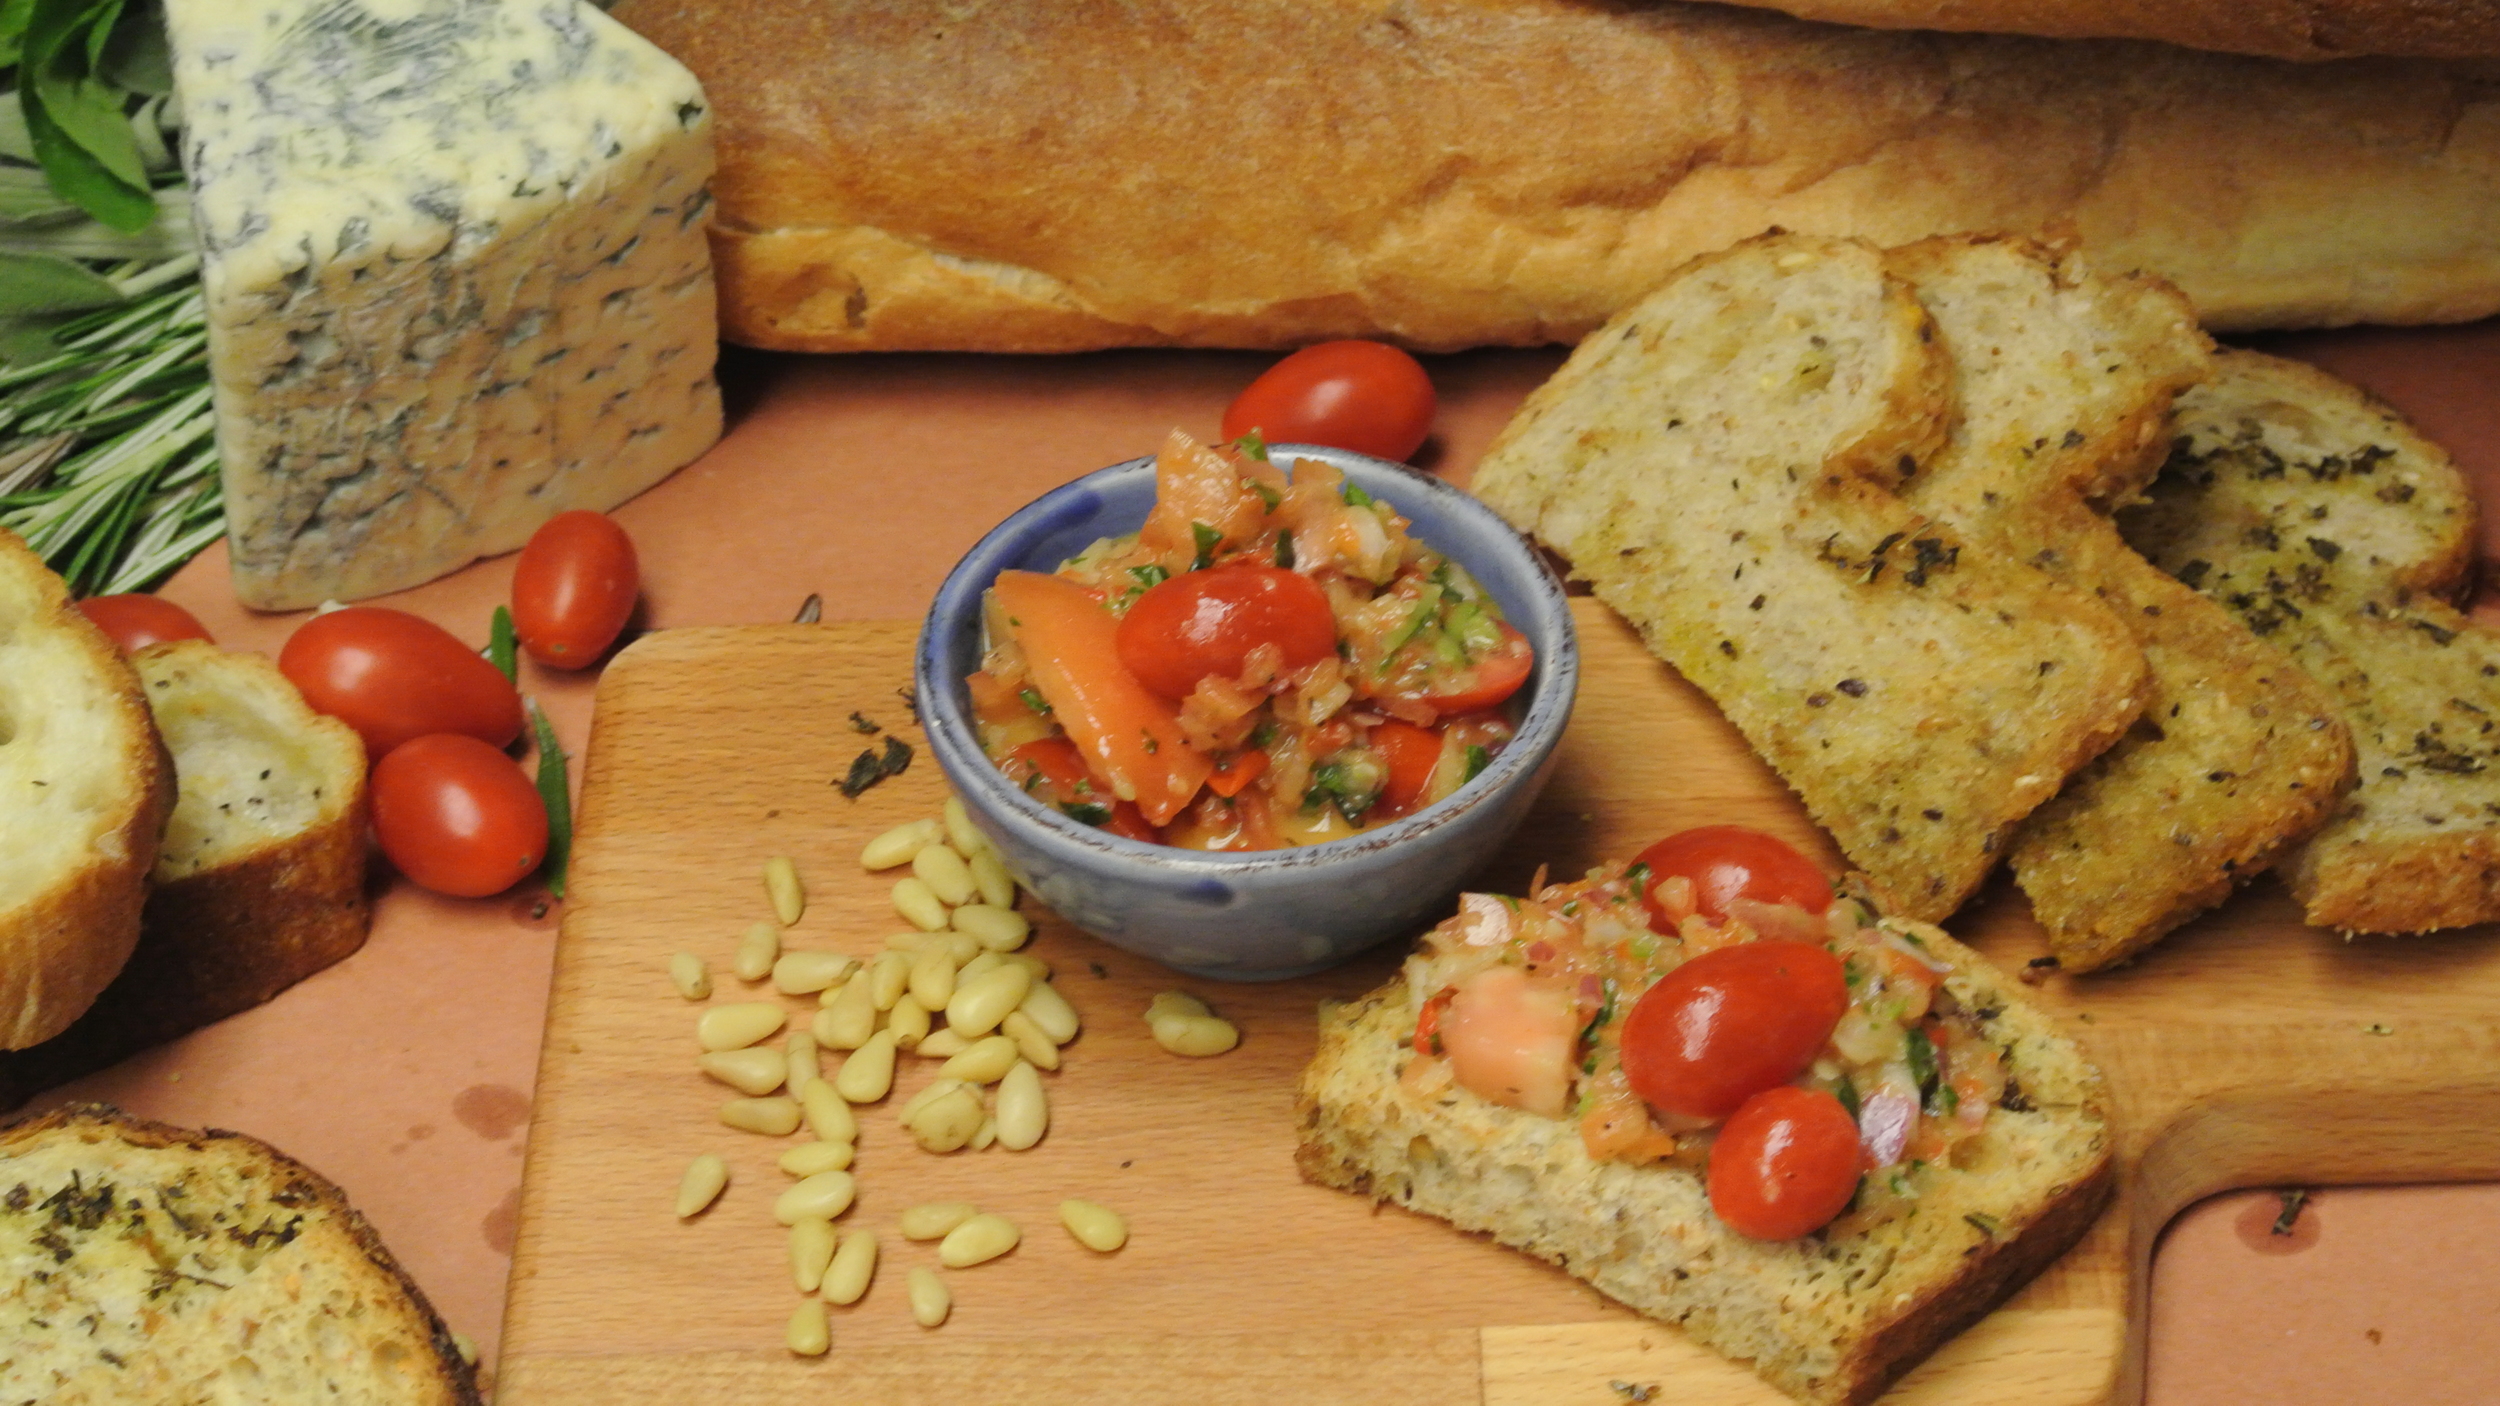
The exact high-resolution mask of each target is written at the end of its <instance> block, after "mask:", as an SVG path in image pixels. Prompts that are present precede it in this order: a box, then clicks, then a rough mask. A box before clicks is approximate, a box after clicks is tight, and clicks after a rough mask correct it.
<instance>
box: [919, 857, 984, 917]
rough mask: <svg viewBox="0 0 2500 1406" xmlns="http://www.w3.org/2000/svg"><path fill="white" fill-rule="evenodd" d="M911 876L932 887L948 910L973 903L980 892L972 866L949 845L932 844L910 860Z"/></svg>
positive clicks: (930, 889) (930, 890) (930, 888)
mask: <svg viewBox="0 0 2500 1406" xmlns="http://www.w3.org/2000/svg"><path fill="white" fill-rule="evenodd" d="M911 872H912V877H913V878H915V879H918V880H919V881H920V882H922V883H924V884H927V885H928V886H929V892H931V893H933V894H936V895H937V899H938V902H940V903H943V904H945V905H946V906H948V907H949V908H952V907H954V906H955V905H956V904H958V903H970V902H971V901H972V896H973V895H974V894H976V893H978V892H980V890H979V889H978V888H977V887H975V886H974V884H973V882H972V866H970V865H968V864H966V863H964V857H963V856H962V855H960V854H957V853H955V851H954V850H953V848H951V847H950V846H947V845H931V846H929V847H928V848H927V849H924V850H922V851H921V852H920V853H918V854H915V855H913V856H912V857H911Z"/></svg>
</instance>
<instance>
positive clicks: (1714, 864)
mask: <svg viewBox="0 0 2500 1406" xmlns="http://www.w3.org/2000/svg"><path fill="white" fill-rule="evenodd" d="M1639 862H1640V863H1642V864H1646V865H1648V866H1649V877H1648V878H1647V879H1646V880H1644V881H1642V885H1641V901H1642V902H1644V903H1646V904H1648V905H1649V912H1650V919H1651V921H1650V926H1651V927H1654V928H1656V929H1658V930H1659V931H1660V932H1673V931H1675V921H1674V919H1673V918H1672V917H1671V916H1670V915H1669V914H1668V913H1667V912H1666V911H1665V910H1664V909H1662V908H1661V907H1660V906H1659V904H1658V900H1657V899H1655V898H1654V897H1652V896H1651V892H1650V891H1651V890H1653V889H1655V888H1656V887H1657V886H1658V881H1659V880H1661V879H1666V878H1673V877H1676V876H1681V877H1683V878H1687V879H1690V880H1692V881H1693V898H1694V901H1695V906H1696V907H1697V908H1698V909H1699V910H1700V912H1701V915H1702V916H1703V917H1705V918H1708V919H1709V920H1710V921H1712V922H1714V923H1718V922H1725V921H1726V920H1727V905H1728V901H1729V900H1730V899H1736V898H1750V899H1755V900H1758V901H1760V902H1763V903H1793V904H1795V905H1797V906H1798V907H1800V908H1803V909H1804V910H1806V911H1807V912H1809V913H1821V912H1822V911H1823V910H1825V909H1827V908H1829V907H1831V906H1832V881H1831V879H1830V878H1829V877H1827V876H1826V875H1825V874H1824V873H1823V870H1822V869H1821V868H1820V867H1819V866H1817V865H1816V864H1815V862H1814V861H1813V860H1811V859H1808V858H1806V857H1805V856H1804V855H1802V854H1799V853H1798V852H1797V851H1795V850H1794V849H1791V848H1789V847H1788V845H1787V844H1786V843H1785V842H1783V841H1781V840H1780V839H1778V838H1777V837H1775V836H1771V835H1766V834H1763V833H1762V832H1761V831H1759V830H1749V829H1747V828H1746V827H1744V826H1742V825H1702V826H1697V827H1695V828H1693V829H1690V830H1679V831H1677V832H1676V833H1675V834H1672V835H1669V836H1667V837H1666V838H1665V839H1663V840H1660V841H1659V842H1658V843H1656V844H1654V845H1651V846H1650V847H1649V848H1647V849H1645V850H1642V851H1641V855H1640V860H1639Z"/></svg>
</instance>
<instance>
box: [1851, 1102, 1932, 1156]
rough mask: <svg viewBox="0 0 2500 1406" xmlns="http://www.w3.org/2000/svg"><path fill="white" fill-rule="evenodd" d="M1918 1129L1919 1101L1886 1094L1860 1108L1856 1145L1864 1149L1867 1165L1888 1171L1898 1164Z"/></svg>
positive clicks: (1861, 1105)
mask: <svg viewBox="0 0 2500 1406" xmlns="http://www.w3.org/2000/svg"><path fill="white" fill-rule="evenodd" d="M1917 1126H1918V1100H1917V1099H1915V1098H1912V1097H1910V1096H1909V1095H1907V1094H1903V1093H1896V1092H1893V1091H1890V1090H1887V1091H1885V1092H1883V1093H1879V1094H1876V1095H1874V1096H1873V1097H1871V1098H1869V1099H1867V1100H1866V1102H1864V1103H1863V1104H1860V1105H1859V1106H1858V1141H1859V1143H1861V1144H1862V1145H1863V1146H1864V1147H1865V1150H1866V1161H1867V1165H1868V1166H1871V1167H1889V1166H1891V1165H1892V1164H1893V1163H1895V1162H1898V1161H1900V1160H1901V1153H1902V1150H1903V1149H1905V1148H1907V1147H1908V1146H1909V1145H1910V1131H1911V1129H1913V1128H1916V1127H1917Z"/></svg>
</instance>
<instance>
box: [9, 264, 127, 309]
mask: <svg viewBox="0 0 2500 1406" xmlns="http://www.w3.org/2000/svg"><path fill="white" fill-rule="evenodd" d="M120 301H122V290H120V289H119V288H116V287H114V286H113V282H112V280H111V279H108V278H106V277H104V276H103V275H102V274H99V273H96V272H95V271H94V270H92V269H89V268H88V267H87V266H86V265H84V264H79V263H74V262H72V261H70V260H68V259H63V258H59V257H56V256H54V255H51V254H20V253H15V252H9V251H0V317H42V316H45V315H48V314H51V313H61V312H85V311H87V310H89V309H91V308H102V307H111V306H112V305H113V304H115V303H118V302H120Z"/></svg>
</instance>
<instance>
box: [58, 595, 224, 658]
mask: <svg viewBox="0 0 2500 1406" xmlns="http://www.w3.org/2000/svg"><path fill="white" fill-rule="evenodd" d="M78 609H79V610H80V611H81V612H82V613H84V614H85V615H86V617H87V618H88V619H90V620H92V621H94V622H95V627H96V628H97V629H99V630H102V631H103V632H104V634H105V637H106V638H107V639H110V640H111V641H112V642H113V644H114V647H116V648H118V649H119V650H121V652H122V653H124V654H136V653H138V652H139V651H140V650H143V649H145V648H147V647H148V646H149V645H152V644H164V643H166V642H167V641H169V640H209V642H210V643H212V644H213V643H215V642H216V641H215V640H213V639H210V636H209V633H208V627H207V626H205V625H202V624H201V623H200V622H199V621H198V620H197V619H196V618H194V617H193V616H192V614H191V612H190V611H187V610H185V609H183V608H182V607H181V606H178V605H176V604H174V603H173V602H172V601H169V600H167V599H165V598H164V597H163V596H89V597H87V598H86V599H85V600H82V601H80V602H79V603H78Z"/></svg>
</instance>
